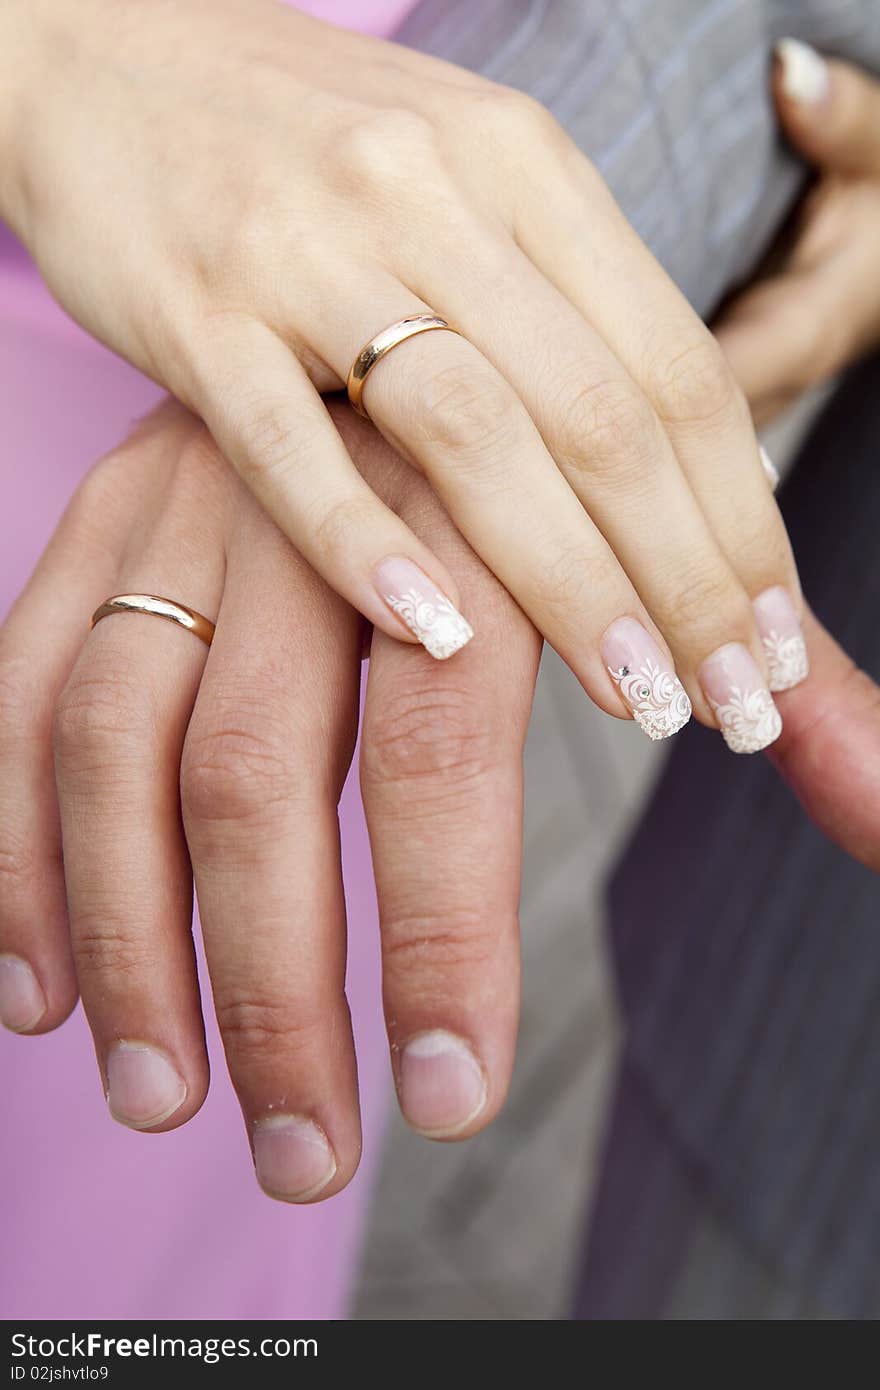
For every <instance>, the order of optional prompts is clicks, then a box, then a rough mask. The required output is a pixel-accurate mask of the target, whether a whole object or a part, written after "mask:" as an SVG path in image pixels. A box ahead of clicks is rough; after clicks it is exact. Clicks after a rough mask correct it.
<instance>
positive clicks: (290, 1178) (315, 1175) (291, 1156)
mask: <svg viewBox="0 0 880 1390" xmlns="http://www.w3.org/2000/svg"><path fill="white" fill-rule="evenodd" d="M254 1165H255V1167H256V1170H257V1181H258V1182H259V1184H260V1186H261V1187H262V1189H263V1191H264V1192H267V1193H268V1194H269V1196H270V1197H280V1198H281V1200H282V1201H284V1202H307V1201H309V1199H310V1198H312V1197H317V1195H318V1193H319V1192H321V1191H323V1189H324V1188H325V1187H326V1186H327V1184H328V1182H329V1181H330V1179H331V1178H332V1177H333V1176H334V1174H335V1172H336V1159H335V1158H334V1156H333V1150H332V1149H331V1148H330V1145H329V1143H328V1142H327V1136H326V1135H325V1133H324V1131H323V1130H322V1129H319V1127H318V1126H317V1125H316V1124H315V1123H314V1121H312V1120H306V1119H302V1118H301V1117H300V1116H299V1115H267V1116H266V1118H265V1119H264V1120H257V1122H256V1124H255V1125H254Z"/></svg>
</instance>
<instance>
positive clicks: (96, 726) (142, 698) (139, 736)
mask: <svg viewBox="0 0 880 1390" xmlns="http://www.w3.org/2000/svg"><path fill="white" fill-rule="evenodd" d="M151 726H152V709H151V706H150V702H149V698H148V696H147V693H146V691H145V689H144V686H143V684H142V683H141V682H139V681H137V680H135V679H134V678H133V677H131V676H129V675H128V674H127V673H126V672H125V671H123V670H115V671H95V670H88V671H81V672H75V673H74V675H73V676H71V678H70V680H69V681H68V683H67V685H66V686H65V687H64V690H63V691H62V692H61V695H60V696H59V699H58V704H57V706H56V709H55V721H54V745H55V755H56V759H57V760H58V763H59V765H60V767H61V769H62V770H63V771H64V772H65V773H73V772H76V771H95V770H96V769H99V768H100V767H102V766H106V765H108V764H110V763H113V764H116V763H118V762H119V761H120V759H121V758H129V757H130V756H131V754H132V753H133V751H134V750H135V749H136V748H137V747H138V746H139V745H140V746H145V745H146V744H147V743H148V742H149V740H148V736H147V733H146V731H147V730H149V729H150V728H151ZM120 745H122V747H123V748H124V750H125V751H124V752H123V753H120V751H119V750H120Z"/></svg>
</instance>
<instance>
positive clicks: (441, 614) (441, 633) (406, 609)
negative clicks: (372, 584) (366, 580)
mask: <svg viewBox="0 0 880 1390" xmlns="http://www.w3.org/2000/svg"><path fill="white" fill-rule="evenodd" d="M385 602H386V603H387V604H388V606H389V608H391V609H393V610H394V612H395V613H396V614H397V615H398V617H400V618H402V619H403V621H404V622H405V623H406V625H407V627H408V628H409V630H410V632H411V633H412V634H413V636H414V637H417V638H418V639H419V641H420V642H421V644H422V646H423V647H424V648H425V650H426V651H427V652H430V654H431V656H433V657H434V658H435V659H436V660H437V661H445V660H446V658H447V657H449V656H453V655H454V654H455V653H456V652H457V651H460V650H461V648H462V647H464V646H466V645H467V643H468V642H469V641H470V640H471V638H472V637H473V635H474V630H473V628H472V627H471V625H470V623H469V622H468V621H467V619H465V618H463V617H462V615H461V614H460V613H459V611H458V609H457V608H455V607H454V606H453V605H452V604H451V603H450V602H449V599H448V598H446V596H445V594H441V593H437V592H435V593H434V596H433V598H426V597H425V595H424V594H419V593H417V592H416V590H415V589H407V590H406V591H405V592H404V593H402V594H386V595H385Z"/></svg>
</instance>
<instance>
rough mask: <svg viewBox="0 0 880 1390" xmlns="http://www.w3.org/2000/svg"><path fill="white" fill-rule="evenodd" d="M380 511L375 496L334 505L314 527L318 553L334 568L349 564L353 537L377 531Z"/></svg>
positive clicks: (359, 497)
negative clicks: (336, 565) (339, 564)
mask: <svg viewBox="0 0 880 1390" xmlns="http://www.w3.org/2000/svg"><path fill="white" fill-rule="evenodd" d="M380 511H381V506H380V504H379V503H378V502H377V500H376V498H375V497H373V496H369V497H361V496H355V497H347V498H345V499H344V500H343V501H338V502H332V503H330V505H329V506H328V507H327V509H326V510H325V512H324V513H323V515H322V516H320V517H319V518H318V519H317V520H316V521H315V523H314V525H313V526H312V528H311V531H312V536H313V538H314V545H315V549H316V553H317V554H319V555H321V556H322V557H324V558H325V559H326V560H327V562H328V563H329V564H331V565H332V564H334V563H341V564H347V563H348V562H349V560H350V556H351V553H352V550H353V549H354V547H353V545H352V540H353V538H354V537H356V536H363V535H369V534H370V533H371V532H375V530H376V522H377V519H380V518H379V517H378V513H379V512H380Z"/></svg>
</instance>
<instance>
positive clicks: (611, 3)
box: [397, 0, 880, 314]
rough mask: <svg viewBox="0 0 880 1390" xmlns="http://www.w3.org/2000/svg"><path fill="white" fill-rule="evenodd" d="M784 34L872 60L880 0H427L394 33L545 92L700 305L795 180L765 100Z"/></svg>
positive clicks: (718, 288) (756, 243)
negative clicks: (770, 66) (774, 47)
mask: <svg viewBox="0 0 880 1390" xmlns="http://www.w3.org/2000/svg"><path fill="white" fill-rule="evenodd" d="M786 34H790V35H792V36H794V37H799V38H804V39H807V40H809V41H811V42H814V43H816V44H818V45H819V46H820V47H821V48H822V49H824V50H825V51H826V52H828V53H835V54H838V55H839V56H841V57H850V58H853V59H858V60H859V61H860V62H862V63H863V64H866V65H870V66H873V67H875V68H876V69H877V70H878V71H880V0H424V3H422V4H421V5H420V6H419V7H418V8H417V9H416V10H415V12H414V13H413V14H412V15H411V17H410V18H409V20H408V21H407V22H406V23H405V24H404V26H403V28H402V29H401V31H400V33H399V34H398V36H397V37H398V38H399V39H400V40H401V42H403V43H406V44H408V45H410V46H411V47H414V48H420V49H423V50H424V51H426V52H430V53H434V54H436V55H438V56H439V57H442V58H447V59H449V60H451V61H453V62H456V63H459V64H461V65H462V66H464V67H468V68H471V69H473V70H475V71H480V72H482V73H485V75H486V76H487V77H490V78H492V79H493V80H494V81H497V82H504V83H507V84H509V85H510V86H514V87H519V88H521V89H522V90H523V91H528V92H530V93H531V94H532V95H533V96H535V97H537V98H538V99H539V100H540V101H542V102H543V103H544V105H545V106H547V107H548V108H549V109H550V110H551V111H552V112H553V113H554V115H555V116H556V117H557V118H558V119H559V120H560V121H561V122H562V123H563V125H565V127H566V128H567V129H568V131H569V133H570V134H571V135H572V137H573V138H574V139H575V140H576V141H577V142H578V144H579V145H580V146H581V148H582V149H584V150H585V151H586V152H587V153H588V154H589V155H590V156H591V158H592V159H593V160H594V161H595V162H596V164H597V166H598V168H599V169H600V170H601V172H602V174H603V175H604V177H605V178H606V180H607V181H608V183H609V184H610V186H611V188H612V189H613V191H614V193H615V195H616V197H617V199H618V201H619V202H620V203H621V206H622V207H623V209H624V211H625V212H626V214H627V216H628V217H629V219H630V221H631V222H632V223H633V225H634V226H635V228H636V230H637V231H638V232H639V234H640V235H641V236H642V237H643V239H644V240H645V241H646V242H647V243H648V245H649V246H650V247H651V249H652V250H653V251H654V253H655V254H656V255H657V256H658V257H659V259H660V260H661V261H662V262H663V264H664V265H665V266H666V268H667V269H668V270H669V271H670V273H671V274H672V276H673V278H674V279H675V280H676V281H677V282H678V284H679V285H680V286H681V287H682V289H683V290H684V291H685V293H686V294H687V295H688V296H689V298H690V299H691V301H692V302H693V304H694V305H695V306H696V307H697V308H698V309H699V310H700V312H701V313H704V314H705V313H707V312H709V311H710V310H711V309H712V308H713V306H714V305H716V304H717V302H718V300H719V298H720V297H721V295H722V294H723V293H724V292H725V291H726V290H728V289H729V288H730V287H731V286H732V285H733V284H734V283H735V282H736V281H737V280H739V279H740V278H742V277H743V276H744V275H746V274H747V273H748V271H749V270H750V269H751V267H752V266H753V265H754V263H755V261H756V259H757V257H758V256H759V255H760V253H761V251H762V250H763V248H764V247H765V246H766V244H767V242H768V240H769V238H770V237H771V235H772V232H773V231H774V230H775V228H776V227H777V226H778V225H779V221H780V217H781V215H782V213H783V211H784V210H785V208H786V207H787V206H788V205H789V204H790V202H791V200H792V198H793V196H794V194H795V193H796V191H797V189H798V187H799V182H800V178H801V171H800V170H799V168H798V166H797V165H796V163H795V161H794V160H793V159H791V158H790V157H789V156H788V155H787V154H786V153H785V151H784V150H783V149H782V147H781V145H780V143H779V141H778V139H777V137H776V133H775V128H774V122H773V115H772V111H771V109H770V105H769V102H768V99H767V72H768V64H769V58H770V52H771V48H772V45H773V43H774V42H775V41H776V39H778V38H781V37H783V36H784V35H786ZM589 231H590V228H589V220H588V217H587V216H586V215H585V219H584V240H585V244H588V242H589ZM574 250H575V248H573V254H574Z"/></svg>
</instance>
